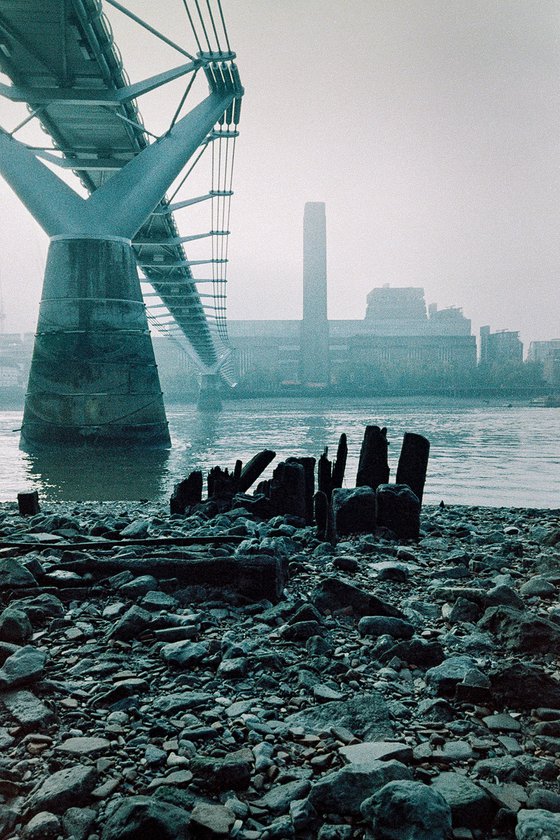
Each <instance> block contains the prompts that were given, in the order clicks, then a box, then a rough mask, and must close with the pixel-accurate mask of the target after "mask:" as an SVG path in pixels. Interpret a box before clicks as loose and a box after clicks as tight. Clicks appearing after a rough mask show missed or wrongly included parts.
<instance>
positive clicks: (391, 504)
mask: <svg viewBox="0 0 560 840" xmlns="http://www.w3.org/2000/svg"><path fill="white" fill-rule="evenodd" d="M376 501H377V524H378V525H379V526H384V527H385V528H389V529H390V530H391V531H393V533H394V534H396V536H397V539H399V540H417V539H418V538H419V536H420V501H419V499H418V496H417V495H416V494H415V493H414V492H413V491H412V490H411V489H410V487H409V486H408V484H381V485H379V487H378V488H377V491H376Z"/></svg>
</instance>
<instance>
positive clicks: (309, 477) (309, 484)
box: [286, 457, 315, 525]
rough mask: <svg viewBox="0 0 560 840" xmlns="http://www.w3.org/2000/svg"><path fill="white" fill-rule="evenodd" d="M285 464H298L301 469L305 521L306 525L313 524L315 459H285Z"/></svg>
mask: <svg viewBox="0 0 560 840" xmlns="http://www.w3.org/2000/svg"><path fill="white" fill-rule="evenodd" d="M286 463H287V464H299V465H300V466H302V467H303V480H304V485H305V521H306V522H307V524H308V525H311V523H312V522H313V495H314V493H315V458H310V457H305V458H303V457H302V458H294V457H291V458H287V459H286Z"/></svg>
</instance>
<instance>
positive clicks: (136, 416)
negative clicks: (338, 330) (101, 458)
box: [0, 0, 243, 448]
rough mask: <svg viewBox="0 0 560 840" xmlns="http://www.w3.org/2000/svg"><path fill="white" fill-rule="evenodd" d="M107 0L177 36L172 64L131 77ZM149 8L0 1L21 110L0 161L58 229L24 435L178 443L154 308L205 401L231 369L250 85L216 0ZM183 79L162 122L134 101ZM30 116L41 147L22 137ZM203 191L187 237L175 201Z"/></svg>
mask: <svg viewBox="0 0 560 840" xmlns="http://www.w3.org/2000/svg"><path fill="white" fill-rule="evenodd" d="M169 3H177V4H179V6H180V7H181V13H182V14H183V15H184V22H185V27H184V30H182V32H181V33H180V36H179V35H178V36H177V38H176V39H171V38H169V37H167V36H166V35H165V34H163V33H162V32H161V31H160V28H159V27H158V25H157V19H158V15H160V16H161V9H162V8H163V7H164V6H165V5H166V4H169ZM109 7H110V12H111V14H112V15H122V16H123V17H125V18H126V19H127V20H126V23H127V25H129V26H130V32H131V33H132V34H131V36H130V37H132V38H133V37H134V33H135V32H140V30H142V36H143V37H147V36H149V37H150V38H152V39H153V42H154V46H155V47H158V48H159V47H161V46H162V45H163V44H165V45H166V47H167V48H168V52H170V51H171V50H173V51H174V53H175V54H176V56H177V60H176V62H173V65H174V66H172V67H169V69H166V70H164V71H163V72H161V73H158V74H156V75H153V76H151V77H148V78H143V79H141V80H140V81H137V82H134V83H131V82H130V80H129V78H128V76H127V73H126V71H125V68H124V67H123V61H122V58H121V54H120V51H119V49H118V47H117V44H116V43H115V39H114V37H113V34H112V29H111V26H110V23H109V19H108V17H107V12H108V11H109ZM150 9H151V19H150V20H149V21H148V20H144V19H142V18H140V17H139V16H138V15H136V14H135V13H133V11H131V9H129V8H127V7H126V6H125V5H123V4H122V3H119V2H116V0H104V2H103V3H102V2H101V0H0V70H1V72H2V74H3V77H4V81H3V82H2V83H1V84H0V95H2V96H3V97H4V98H5V100H7V101H8V102H10V103H16V104H17V103H21V104H20V109H21V108H24V109H25V110H24V116H23V119H18V121H17V124H16V125H15V126H13V127H9V126H3V127H2V128H1V129H0V174H1V175H2V176H3V177H4V179H5V180H6V181H7V182H8V184H9V185H10V186H11V187H12V189H13V190H14V191H15V192H16V194H17V195H18V196H19V198H20V199H21V201H22V202H23V203H24V204H25V205H26V207H27V208H28V210H29V211H30V212H31V213H32V215H33V216H34V217H35V219H36V220H37V222H38V223H39V224H40V225H41V227H42V228H43V230H44V231H45V232H46V233H47V235H48V237H49V240H50V243H49V250H48V255H47V262H46V268H45V277H44V283H43V292H42V298H41V304H40V310H39V318H38V324H37V333H36V337H35V344H34V351H33V358H32V363H31V370H30V375H29V383H28V388H27V394H26V399H25V409H24V416H23V424H22V432H21V435H22V445H24V446H27V447H31V448H33V447H35V446H42V445H45V444H61V443H64V444H83V443H91V444H94V445H110V444H125V445H130V444H141V445H151V446H164V447H165V446H168V445H169V433H168V428H167V421H166V417H165V409H164V405H163V398H162V393H161V388H160V383H159V377H158V372H157V366H156V363H155V358H154V353H153V348H152V342H151V338H150V332H149V326H148V321H149V320H150V321H152V322H153V323H154V324H155V325H156V326H158V328H159V329H160V330H161V331H163V332H165V333H167V334H168V335H169V336H170V338H171V339H173V340H176V341H179V342H181V343H182V345H183V347H184V348H185V349H186V350H187V351H188V353H189V355H190V358H191V359H192V360H193V361H194V362H195V363H196V364H197V366H198V368H199V370H200V372H201V379H202V385H203V392H202V397H203V398H204V399H205V400H206V402H208V403H211V402H212V400H213V398H214V393H215V388H216V383H217V382H219V381H220V379H221V378H226V379H227V359H228V356H229V350H228V344H227V327H226V318H225V297H226V295H225V289H226V282H227V254H228V237H229V230H228V226H229V218H230V202H231V196H232V194H233V191H232V172H233V162H234V154H235V141H236V137H237V134H238V123H239V115H240V110H241V98H242V96H243V88H242V85H241V82H240V78H239V73H238V70H237V66H236V63H235V58H236V56H235V53H234V52H232V49H231V46H230V41H229V35H228V29H227V26H226V21H225V18H224V12H223V8H222V0H204V2H203V0H165V3H154V4H150ZM113 19H114V18H113ZM183 35H184V38H183ZM183 40H184V41H185V42H186V43H187V45H188V46H190V43H191V41H192V44H193V45H194V46H193V47H192V48H191V49H186V48H185V46H183V43H182V42H183ZM179 42H180V43H179ZM177 80H182V86H181V91H182V93H181V96H180V98H179V100H178V101H177V103H176V107H175V110H174V113H173V116H172V118H171V119H170V122H169V125H168V126H167V128H166V130H165V131H164V132H163V133H161V132H160V133H158V134H155V133H153V132H151V131H150V130H149V129H148V128H147V127H146V126H145V125H144V122H143V119H142V115H141V111H140V108H139V105H138V100H139V99H141V97H142V96H143V95H145V94H147V93H150V92H152V91H159V90H161V89H163V88H164V86H166V85H169V84H170V83H171V82H175V81H177ZM168 89H169V88H168ZM162 95H163V94H162ZM33 123H35V124H37V123H38V124H39V125H40V126H41V128H42V130H43V132H44V134H42V135H41V136H42V137H45V135H46V141H47V142H45V145H39V144H35V143H34V142H33V143H29V142H24V141H23V140H22V139H20V138H21V136H22V132H24V133H25V132H27V133H28V132H29V129H30V127H31V125H32V124H33ZM201 158H202V160H203V161H204V160H211V165H210V166H209V169H210V172H211V174H209V179H208V180H209V183H208V188H207V191H206V192H204V193H203V194H201V195H190V194H189V187H190V181H189V176H190V175H191V172H192V170H193V169H194V168H195V167H196V166H197V165H199V161H200V160H201ZM56 170H58V171H60V173H61V177H59V175H58V174H57V172H56ZM171 189H172V193H171V194H168V193H169V191H170V190H171ZM200 202H208V205H209V207H210V210H211V212H210V213H209V217H210V218H211V225H210V229H209V230H203V231H200V230H195V231H193V230H191V231H189V232H188V234H187V235H181V233H180V232H179V229H178V227H177V221H176V211H178V210H180V209H182V208H183V207H189V206H191V205H194V204H198V203H200ZM195 240H203V241H202V242H201V243H197V245H204V244H205V243H206V244H207V257H206V258H205V259H195V260H192V259H191V260H190V259H189V258H188V255H187V252H186V250H185V246H187V248H188V247H189V246H188V243H189V242H194V241H195ZM205 256H206V254H205ZM199 265H200V266H204V268H200V269H199V268H198V266H199ZM193 270H194V272H198V271H202V272H203V274H204V277H200V278H197V277H195V276H194V275H193ZM139 272H141V274H140V275H139ZM205 290H207V291H206V293H205Z"/></svg>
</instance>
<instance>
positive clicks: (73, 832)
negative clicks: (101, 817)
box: [62, 808, 96, 840]
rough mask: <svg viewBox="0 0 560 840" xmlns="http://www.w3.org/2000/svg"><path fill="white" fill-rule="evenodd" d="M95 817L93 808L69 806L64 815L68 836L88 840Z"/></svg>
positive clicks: (73, 839)
mask: <svg viewBox="0 0 560 840" xmlns="http://www.w3.org/2000/svg"><path fill="white" fill-rule="evenodd" d="M95 817H96V812H95V811H94V810H93V809H92V808H68V810H67V811H65V812H64V814H63V816H62V825H63V826H64V830H65V831H66V836H67V837H69V838H72V840H88V838H89V836H90V834H91V829H92V826H93V823H94V820H95Z"/></svg>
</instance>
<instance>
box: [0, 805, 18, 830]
mask: <svg viewBox="0 0 560 840" xmlns="http://www.w3.org/2000/svg"><path fill="white" fill-rule="evenodd" d="M17 821H18V815H17V813H16V812H15V811H14V810H12V809H11V808H8V807H7V806H6V805H2V804H0V837H9V836H10V832H11V831H12V829H13V827H14V826H15V824H16V822H17Z"/></svg>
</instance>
